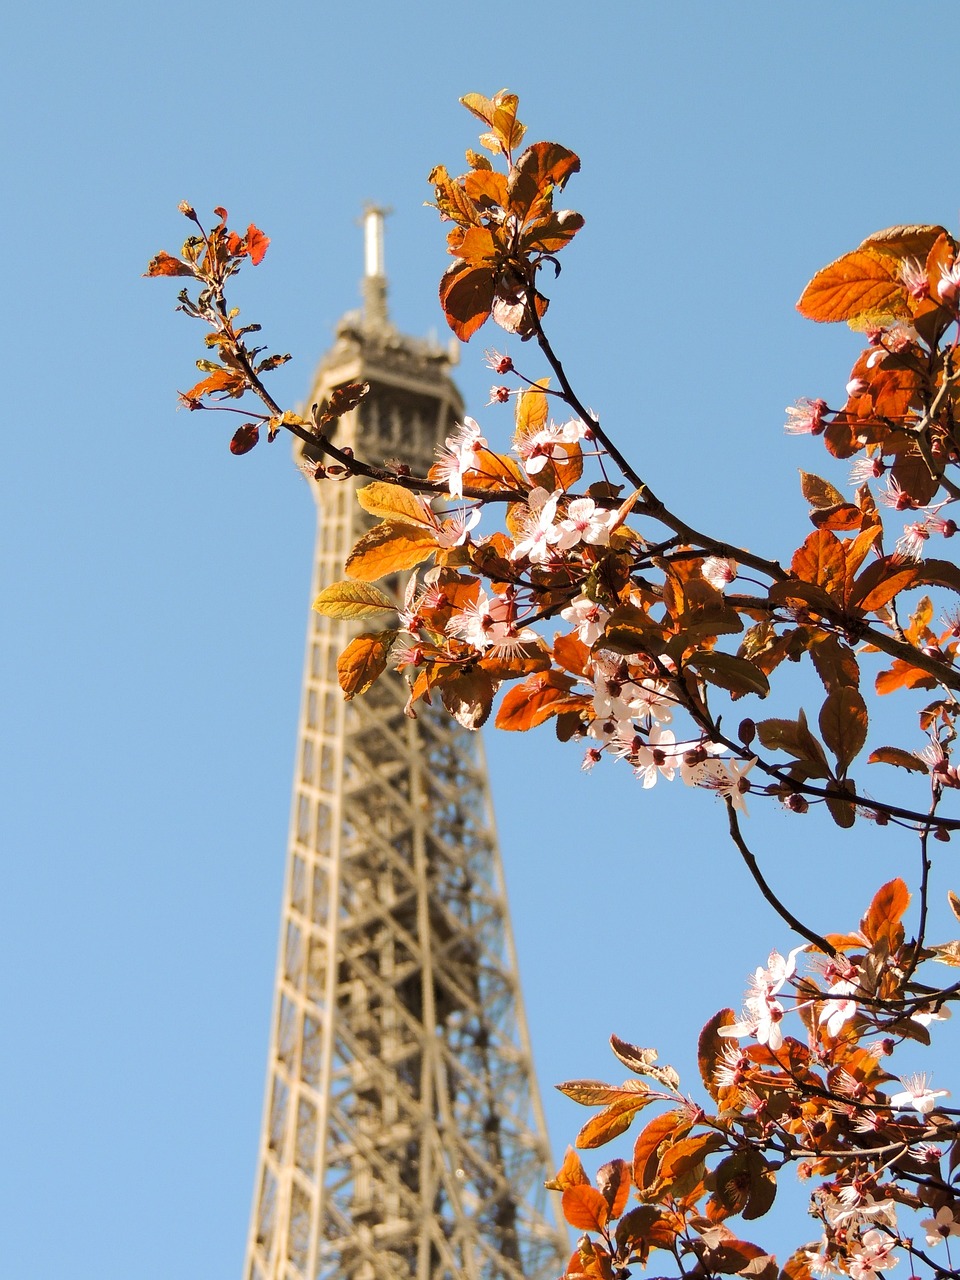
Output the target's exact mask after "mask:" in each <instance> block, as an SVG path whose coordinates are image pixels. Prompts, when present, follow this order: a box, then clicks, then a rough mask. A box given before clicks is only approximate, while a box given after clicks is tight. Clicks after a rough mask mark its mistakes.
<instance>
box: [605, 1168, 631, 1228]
mask: <svg viewBox="0 0 960 1280" xmlns="http://www.w3.org/2000/svg"><path fill="white" fill-rule="evenodd" d="M597 1188H598V1190H599V1191H600V1194H601V1195H602V1196H603V1198H604V1200H606V1202H607V1204H608V1205H609V1207H610V1217H611V1218H619V1217H620V1215H621V1213H623V1211H624V1209H625V1208H626V1207H627V1200H628V1199H629V1197H630V1190H631V1182H630V1166H629V1165H628V1164H627V1162H626V1160H620V1159H617V1160H609V1161H608V1162H607V1163H606V1164H604V1165H601V1166H600V1168H599V1169H598V1170H597Z"/></svg>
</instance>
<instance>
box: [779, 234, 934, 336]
mask: <svg viewBox="0 0 960 1280" xmlns="http://www.w3.org/2000/svg"><path fill="white" fill-rule="evenodd" d="M797 310H798V311H799V312H800V314H801V315H802V316H806V318H807V319H808V320H817V321H821V322H830V321H837V320H846V321H848V322H850V323H856V322H861V323H863V322H867V321H869V322H870V323H877V324H878V323H881V322H882V321H887V322H889V321H890V320H894V319H907V318H908V317H909V315H910V310H909V308H908V306H907V300H906V291H905V289H904V287H903V283H902V281H901V279H900V272H899V263H898V262H897V261H896V260H895V259H893V258H891V257H890V255H889V254H884V253H880V252H879V251H878V250H876V249H871V248H867V249H854V251H853V252H852V253H845V254H844V255H843V257H842V258H837V260H836V261H835V262H831V263H830V265H829V266H826V267H824V268H823V269H822V270H821V271H818V272H817V274H816V275H815V276H814V277H813V279H812V280H811V281H810V283H809V284H808V285H807V287H806V289H804V291H803V294H802V295H801V297H800V301H799V302H798V303H797Z"/></svg>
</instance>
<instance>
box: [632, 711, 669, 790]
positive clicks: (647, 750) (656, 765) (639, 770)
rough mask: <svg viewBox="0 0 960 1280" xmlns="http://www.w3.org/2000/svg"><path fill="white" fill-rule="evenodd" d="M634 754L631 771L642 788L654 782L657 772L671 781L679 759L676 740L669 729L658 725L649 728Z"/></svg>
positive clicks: (650, 785)
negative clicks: (634, 760)
mask: <svg viewBox="0 0 960 1280" xmlns="http://www.w3.org/2000/svg"><path fill="white" fill-rule="evenodd" d="M635 756H636V764H635V765H634V767H633V772H634V774H635V775H636V777H638V778H640V779H641V780H642V782H643V786H644V789H647V788H649V787H652V786H653V785H654V784H655V783H656V781H657V776H658V774H662V775H663V777H664V778H666V780H667V781H668V782H672V781H673V778H674V774H675V773H676V770H677V765H678V764H679V761H678V759H677V752H676V741H675V739H674V736H673V734H672V733H671V732H670V730H669V729H661V728H659V726H657V727H654V728H653V729H651V730H650V732H649V734H648V735H647V740H646V742H645V743H643V744H642V745H641V746H640V747H639V748H638V750H637V751H636V753H635Z"/></svg>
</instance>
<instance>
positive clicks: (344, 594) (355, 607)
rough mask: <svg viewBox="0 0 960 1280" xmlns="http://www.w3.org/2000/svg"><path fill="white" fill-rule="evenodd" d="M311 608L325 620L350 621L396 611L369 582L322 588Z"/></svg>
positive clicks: (344, 583) (343, 583) (341, 583)
mask: <svg viewBox="0 0 960 1280" xmlns="http://www.w3.org/2000/svg"><path fill="white" fill-rule="evenodd" d="M313 607H314V609H315V610H316V611H317V613H322V614H323V615H324V617H326V618H350V619H353V618H369V617H371V616H372V615H373V614H377V613H383V612H386V611H388V610H390V611H394V610H395V609H396V606H395V605H393V604H391V602H390V600H389V599H388V598H387V597H386V596H385V595H384V594H383V592H382V591H381V590H380V588H379V587H375V586H373V585H372V584H371V583H369V582H335V583H333V585H332V586H329V587H324V589H323V590H322V591H321V592H320V594H319V595H318V596H317V598H316V600H314V602H313Z"/></svg>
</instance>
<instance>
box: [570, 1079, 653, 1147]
mask: <svg viewBox="0 0 960 1280" xmlns="http://www.w3.org/2000/svg"><path fill="white" fill-rule="evenodd" d="M652 1101H653V1096H652V1094H650V1092H649V1091H648V1090H646V1089H644V1090H642V1091H640V1090H638V1091H636V1092H633V1091H625V1093H624V1095H623V1096H622V1097H621V1098H619V1099H618V1100H617V1101H616V1102H612V1103H611V1104H610V1105H609V1106H608V1107H604V1109H603V1110H602V1111H598V1112H597V1114H596V1115H595V1116H591V1117H590V1119H589V1120H588V1121H587V1123H586V1124H585V1125H584V1126H583V1128H582V1129H581V1130H580V1132H579V1133H578V1134H577V1136H576V1145H577V1146H578V1147H579V1148H580V1150H581V1151H582V1150H584V1149H585V1148H588V1147H602V1146H604V1145H605V1144H606V1143H608V1142H612V1141H613V1139H614V1138H619V1137H620V1135H621V1133H625V1132H626V1131H627V1129H629V1128H630V1125H631V1124H632V1123H633V1117H634V1116H635V1115H636V1114H637V1112H638V1111H642V1110H643V1108H644V1107H647V1106H649V1105H650V1103H651V1102H652Z"/></svg>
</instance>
